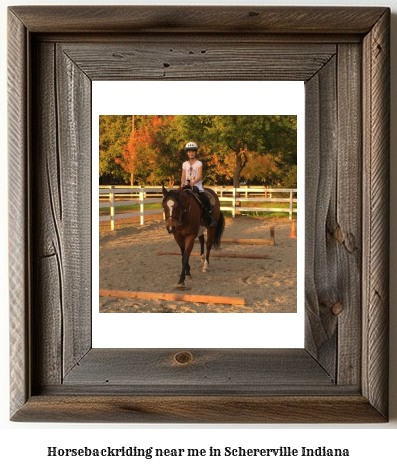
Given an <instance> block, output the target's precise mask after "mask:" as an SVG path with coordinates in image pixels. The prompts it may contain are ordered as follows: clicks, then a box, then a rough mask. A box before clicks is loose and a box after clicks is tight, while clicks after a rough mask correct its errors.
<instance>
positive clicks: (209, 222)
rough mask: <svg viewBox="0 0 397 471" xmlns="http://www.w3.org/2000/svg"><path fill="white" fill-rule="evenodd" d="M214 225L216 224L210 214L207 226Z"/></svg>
mask: <svg viewBox="0 0 397 471" xmlns="http://www.w3.org/2000/svg"><path fill="white" fill-rule="evenodd" d="M215 226H216V221H215V219H214V218H213V217H212V216H210V217H209V219H208V227H215Z"/></svg>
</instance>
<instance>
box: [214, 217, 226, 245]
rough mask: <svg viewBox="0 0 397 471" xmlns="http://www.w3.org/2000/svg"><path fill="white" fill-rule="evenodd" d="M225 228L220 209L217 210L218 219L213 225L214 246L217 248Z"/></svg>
mask: <svg viewBox="0 0 397 471" xmlns="http://www.w3.org/2000/svg"><path fill="white" fill-rule="evenodd" d="M224 229H225V218H224V216H223V214H222V211H219V219H218V222H217V223H216V227H215V236H214V242H213V244H214V248H216V249H219V247H220V246H221V238H222V234H223V231H224Z"/></svg>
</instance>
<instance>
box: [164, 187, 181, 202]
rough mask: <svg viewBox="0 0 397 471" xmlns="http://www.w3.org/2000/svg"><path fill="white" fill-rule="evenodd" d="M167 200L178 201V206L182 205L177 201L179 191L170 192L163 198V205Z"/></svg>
mask: <svg viewBox="0 0 397 471" xmlns="http://www.w3.org/2000/svg"><path fill="white" fill-rule="evenodd" d="M168 198H174V199H176V200H177V201H178V203H179V204H180V205H182V203H181V200H180V199H179V191H178V190H170V191H169V192H168V193H167V194H166V195H165V196H164V198H163V203H165V202H166V201H167V200H168Z"/></svg>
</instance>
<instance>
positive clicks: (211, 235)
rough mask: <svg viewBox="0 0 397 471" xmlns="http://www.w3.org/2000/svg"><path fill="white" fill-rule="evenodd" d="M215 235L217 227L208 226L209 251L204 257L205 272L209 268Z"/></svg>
mask: <svg viewBox="0 0 397 471" xmlns="http://www.w3.org/2000/svg"><path fill="white" fill-rule="evenodd" d="M214 236H215V227H211V228H208V229H207V242H206V246H207V252H206V255H205V258H204V264H203V272H206V271H207V270H208V265H209V263H210V252H211V247H212V241H213V240H214ZM203 252H204V250H203Z"/></svg>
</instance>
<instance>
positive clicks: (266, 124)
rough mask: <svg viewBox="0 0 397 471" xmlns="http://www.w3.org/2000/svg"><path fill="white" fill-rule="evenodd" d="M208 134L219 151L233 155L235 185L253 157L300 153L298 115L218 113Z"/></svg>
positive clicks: (216, 150)
mask: <svg viewBox="0 0 397 471" xmlns="http://www.w3.org/2000/svg"><path fill="white" fill-rule="evenodd" d="M211 124H212V126H211V127H208V128H207V133H206V135H204V137H207V138H208V139H209V140H210V141H211V143H212V146H213V149H214V150H215V152H217V153H220V154H223V155H225V156H227V155H229V157H230V156H232V157H233V160H234V168H233V185H234V186H235V187H236V188H237V187H239V186H240V176H241V173H242V171H243V170H244V168H245V167H246V165H247V164H248V162H249V160H250V159H251V158H252V157H253V156H254V155H256V156H258V155H268V154H270V155H272V156H274V157H276V156H279V155H284V154H286V155H289V154H290V153H291V152H292V153H294V152H295V154H296V116H276V115H271V116H267V115H263V116H262V115H260V116H256V115H231V116H223V115H221V116H214V117H213V119H212V123H211Z"/></svg>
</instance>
